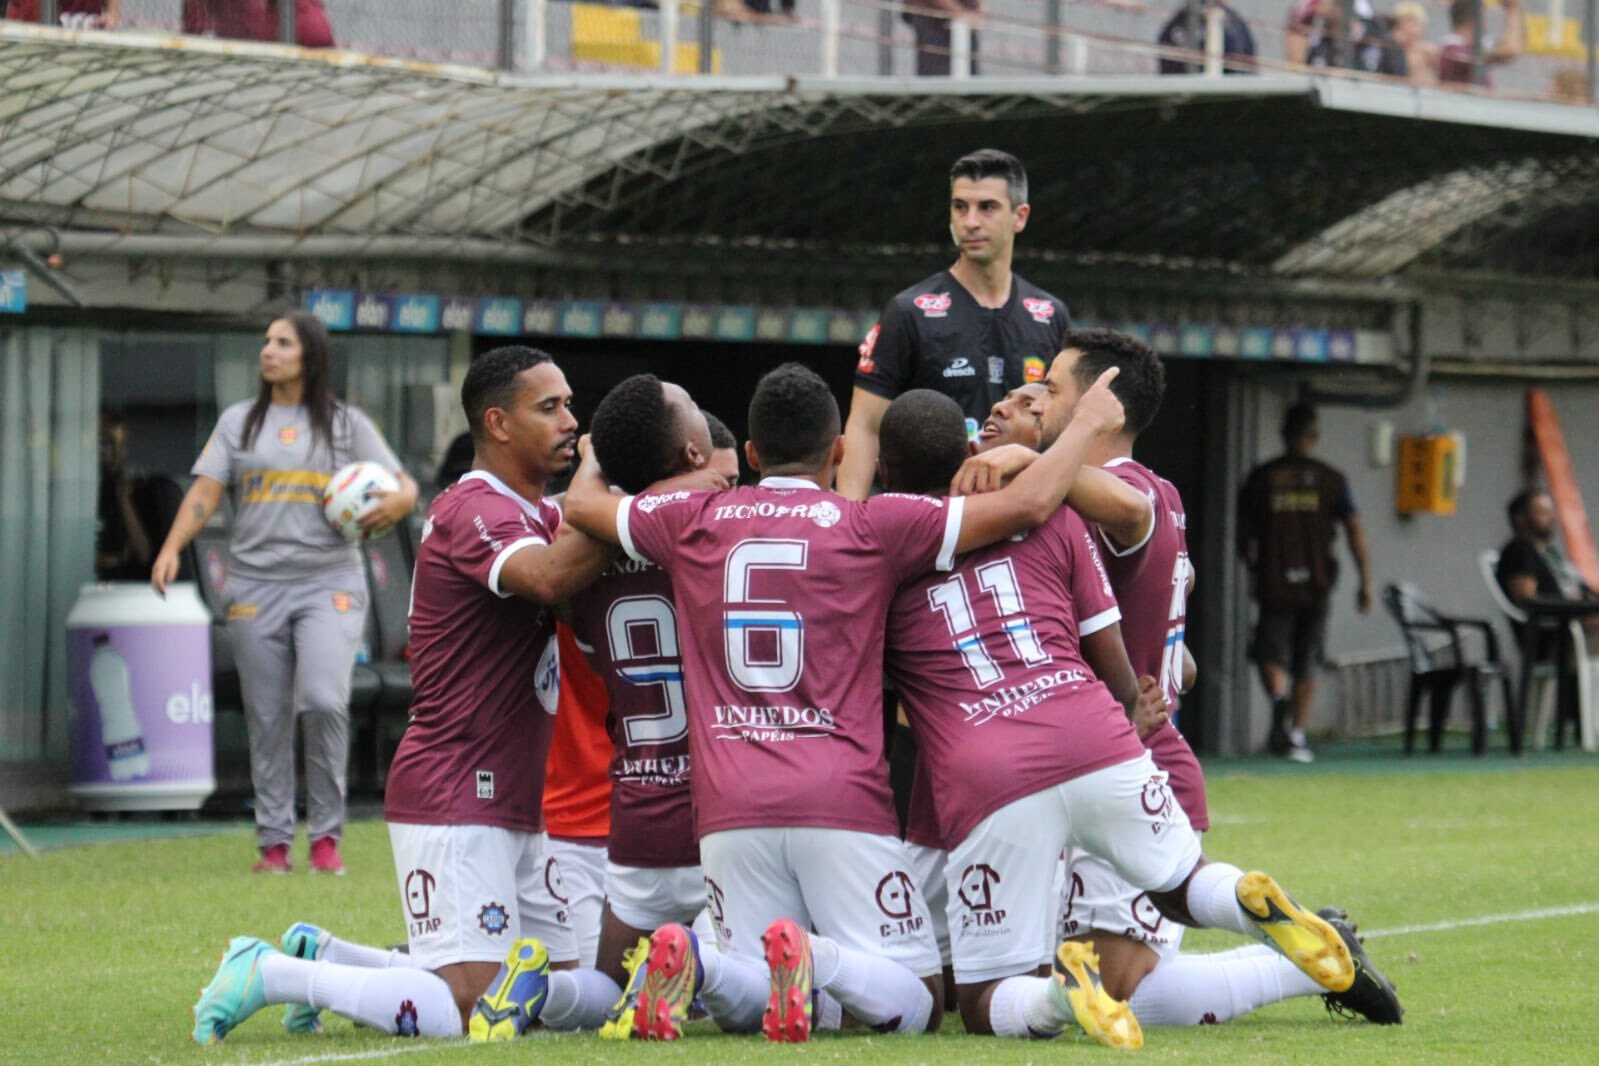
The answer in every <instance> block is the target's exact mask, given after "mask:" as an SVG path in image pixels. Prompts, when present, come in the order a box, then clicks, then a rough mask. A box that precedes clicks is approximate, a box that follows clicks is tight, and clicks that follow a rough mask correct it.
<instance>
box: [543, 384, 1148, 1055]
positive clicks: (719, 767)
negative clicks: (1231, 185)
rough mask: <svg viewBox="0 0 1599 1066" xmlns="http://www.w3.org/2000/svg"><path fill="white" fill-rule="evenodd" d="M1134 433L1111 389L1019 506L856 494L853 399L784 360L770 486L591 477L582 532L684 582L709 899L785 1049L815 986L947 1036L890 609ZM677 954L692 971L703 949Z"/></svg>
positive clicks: (1038, 512) (683, 621)
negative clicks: (843, 490)
mask: <svg viewBox="0 0 1599 1066" xmlns="http://www.w3.org/2000/svg"><path fill="white" fill-rule="evenodd" d="M1110 376H1114V375H1108V377H1110ZM1119 424H1120V410H1119V405H1118V404H1116V403H1115V401H1114V399H1113V397H1112V396H1111V394H1110V392H1109V391H1108V389H1106V388H1104V387H1103V383H1101V384H1099V385H1097V386H1096V388H1095V389H1093V390H1091V391H1090V393H1089V394H1088V396H1086V397H1085V402H1084V403H1083V404H1080V405H1079V407H1078V411H1077V418H1076V420H1075V423H1074V425H1073V426H1072V427H1071V428H1070V429H1069V430H1068V431H1067V432H1066V433H1064V434H1062V436H1061V438H1060V441H1059V442H1058V443H1057V446H1056V447H1055V448H1052V449H1050V450H1049V451H1048V452H1047V453H1045V455H1044V456H1043V459H1042V461H1041V462H1040V463H1038V464H1035V465H1034V466H1033V468H1032V469H1031V470H1029V471H1027V472H1024V473H1023V474H1022V475H1021V476H1019V477H1018V478H1017V479H1016V480H1015V481H1014V482H1013V483H1012V484H1011V485H1010V486H1008V487H1007V488H1006V489H1005V490H1003V491H1001V492H998V493H993V494H990V495H988V496H983V497H976V498H973V499H971V500H966V501H960V500H945V499H939V498H933V497H924V496H901V495H892V494H885V495H882V496H877V497H874V498H872V499H871V500H868V501H865V502H856V501H849V500H845V499H844V498H842V497H840V496H838V495H836V494H834V493H832V492H831V491H829V490H828V489H827V488H826V486H829V485H831V483H832V477H833V473H834V470H835V468H836V466H837V463H838V459H839V457H840V455H841V453H842V450H843V448H842V440H841V438H840V436H839V428H840V419H839V414H838V406H837V404H836V402H835V401H834V399H833V397H832V394H831V392H830V391H829V390H828V388H827V385H826V383H825V382H824V381H822V379H821V378H820V377H818V376H817V375H816V374H815V373H813V372H811V371H809V370H807V369H805V368H804V367H801V366H798V365H797V364H786V365H784V366H782V367H779V368H778V369H777V370H774V371H772V372H771V373H770V374H768V375H766V376H765V377H764V378H762V379H761V382H760V384H759V385H758V386H757V388H756V391H755V395H754V397H753V399H752V400H751V403H750V418H749V426H750V440H749V441H748V442H747V444H746V446H745V452H746V458H747V459H748V460H749V462H750V465H751V466H753V467H754V468H755V469H757V470H759V471H760V472H761V474H762V478H763V479H762V482H761V484H759V485H756V486H747V487H744V488H740V489H735V490H732V491H729V492H721V493H697V492H691V491H679V492H671V493H656V494H646V495H641V496H634V497H628V498H625V499H620V500H619V499H618V498H617V497H615V496H613V495H611V494H610V492H609V489H608V487H607V486H606V485H605V484H604V481H603V479H602V477H601V475H600V472H599V470H598V468H597V465H596V464H594V463H593V462H592V461H591V459H585V462H584V464H583V466H582V467H581V468H580V469H579V471H578V474H577V475H576V477H575V478H574V479H573V484H572V487H571V489H570V490H569V491H568V494H567V500H566V504H567V513H568V517H569V519H570V520H571V521H572V522H573V524H575V525H577V526H578V527H579V528H581V529H585V530H587V531H588V532H590V533H591V534H592V535H594V536H597V537H600V538H602V539H605V540H611V541H614V542H616V543H620V544H621V545H622V546H623V548H624V550H626V551H627V553H628V555H629V557H631V558H634V559H637V560H640V561H651V562H654V563H656V564H657V565H659V566H661V568H662V569H664V570H666V571H667V572H668V574H670V576H671V578H672V585H673V598H674V607H675V610H676V613H677V618H678V622H679V625H680V626H681V627H682V630H681V632H680V637H681V642H682V652H683V665H684V680H685V695H686V699H687V703H688V720H689V748H690V753H691V755H692V758H693V764H694V774H693V778H692V781H693V784H692V788H693V796H694V807H695V812H696V821H697V826H696V828H697V831H698V833H699V834H700V857H701V862H702V864H703V867H704V872H705V877H706V885H707V892H708V904H709V906H710V910H711V915H712V918H713V920H714V922H715V925H716V930H717V939H718V944H719V946H720V947H721V948H722V949H723V950H724V953H725V954H726V956H727V959H726V960H724V961H725V962H728V963H732V964H735V965H737V964H742V965H745V966H748V965H750V964H751V963H752V962H753V960H754V959H756V958H759V957H761V956H762V955H764V956H765V960H766V964H767V967H768V970H769V973H770V976H771V993H770V997H769V1000H768V1004H767V1013H766V1018H765V1021H764V1023H763V1027H764V1028H765V1031H766V1033H767V1035H768V1037H769V1038H770V1039H774V1040H804V1039H807V1038H808V1036H809V1031H810V1023H811V1017H810V1010H811V997H810V992H811V987H812V984H813V981H814V984H815V985H816V986H817V987H821V988H823V989H825V990H826V991H827V992H828V993H830V994H831V995H832V996H833V997H834V998H835V999H837V1000H838V1001H839V1002H840V1003H842V1004H843V1005H844V1006H845V1007H846V1008H847V1009H848V1010H849V1011H850V1013H851V1014H852V1015H854V1016H855V1017H856V1018H857V1019H859V1020H860V1021H862V1022H863V1023H865V1024H867V1025H869V1026H873V1027H877V1028H879V1029H882V1030H885V1031H903V1032H917V1031H922V1030H924V1029H927V1028H930V1027H932V1026H935V1025H936V1024H937V1017H936V1014H935V1011H936V1008H937V1003H936V1000H935V997H934V996H933V994H932V992H931V990H930V988H929V987H927V986H925V985H924V984H923V983H922V981H920V980H918V978H930V979H932V981H933V982H934V986H935V987H936V982H937V975H938V973H939V969H940V967H939V961H938V957H937V950H936V948H935V947H934V946H933V944H932V942H931V938H930V936H929V934H928V927H927V912H926V906H925V904H924V903H923V901H922V899H921V897H920V893H919V892H918V891H917V890H916V887H915V885H914V884H913V882H912V881H911V878H910V875H909V874H908V873H907V872H906V868H907V863H906V856H905V854H904V851H903V845H902V843H901V842H900V840H899V839H898V837H897V836H896V835H895V830H896V829H897V823H896V820H895V817H894V813H893V808H892V804H891V802H890V796H889V789H888V781H887V772H886V767H885V764H884V760H883V750H882V726H881V720H880V714H881V704H880V700H881V689H882V685H881V682H882V665H881V663H882V657H881V652H882V639H883V635H882V628H883V620H884V617H885V614H886V611H887V606H888V602H889V599H890V598H891V596H892V593H893V590H894V589H895V587H896V586H897V585H898V584H899V583H900V582H901V581H903V580H908V579H912V578H915V577H917V576H920V575H921V574H923V573H926V572H929V571H931V570H934V569H948V568H949V567H950V566H951V565H952V564H953V558H954V555H955V553H956V552H957V551H961V550H970V549H972V548H975V547H978V546H981V545H983V544H987V543H992V542H993V541H995V540H1000V539H1003V538H1005V537H1007V536H1010V535H1012V534H1015V533H1018V532H1021V531H1022V530H1024V529H1027V528H1030V527H1031V526H1033V525H1035V524H1037V523H1038V522H1039V521H1040V520H1042V519H1044V518H1046V517H1047V516H1048V515H1050V514H1052V513H1053V512H1054V510H1055V509H1056V507H1057V506H1058V503H1059V500H1060V499H1061V498H1062V497H1063V496H1064V494H1065V489H1064V487H1063V486H1064V485H1067V484H1069V483H1070V480H1071V473H1072V471H1073V470H1074V469H1075V467H1076V466H1077V465H1078V462H1079V458H1078V457H1079V456H1080V454H1081V453H1082V451H1083V450H1084V448H1085V447H1086V443H1087V441H1088V440H1089V439H1090V438H1092V436H1093V435H1094V434H1096V433H1100V432H1104V431H1106V430H1107V429H1110V428H1114V427H1115V426H1117V425H1119ZM812 924H814V926H815V927H816V929H817V930H818V933H819V934H820V935H817V936H814V937H813V936H810V935H808V933H807V931H806V930H807V928H808V927H810V926H811V925H812ZM763 930H764V934H763V932H762V931H763ZM757 938H759V939H757ZM656 954H657V951H656V947H655V946H653V945H652V959H653V958H654V956H655V955H656ZM678 960H681V966H682V969H683V970H684V971H692V969H693V967H694V964H693V962H692V955H691V954H689V953H688V945H686V944H683V945H680V946H679V947H678V948H677V949H676V951H675V953H674V962H676V961H678ZM684 992H685V994H692V989H691V987H690V988H686V989H685V990H684Z"/></svg>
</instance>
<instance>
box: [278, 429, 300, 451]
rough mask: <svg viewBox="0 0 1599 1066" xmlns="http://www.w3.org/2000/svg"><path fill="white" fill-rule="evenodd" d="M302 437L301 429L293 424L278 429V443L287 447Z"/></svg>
mask: <svg viewBox="0 0 1599 1066" xmlns="http://www.w3.org/2000/svg"><path fill="white" fill-rule="evenodd" d="M299 439H300V431H299V430H298V429H296V428H295V427H293V426H284V427H283V428H282V429H280V430H278V443H279V444H281V445H283V446H284V447H285V448H287V447H289V446H290V445H292V444H293V443H294V442H295V441H297V440H299Z"/></svg>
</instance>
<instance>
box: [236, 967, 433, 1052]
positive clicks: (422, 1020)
mask: <svg viewBox="0 0 1599 1066" xmlns="http://www.w3.org/2000/svg"><path fill="white" fill-rule="evenodd" d="M260 965H261V984H262V990H263V991H264V992H265V994H266V1001H267V1002H268V1003H306V1004H309V1005H310V1006H313V1007H318V1008H326V1009H328V1010H331V1011H333V1012H334V1013H335V1014H340V1015H343V1016H344V1017H346V1018H349V1019H350V1020H351V1021H355V1022H359V1023H360V1024H362V1025H366V1026H370V1027H372V1028H373V1029H379V1030H382V1031H383V1032H385V1033H390V1034H395V1033H399V1032H401V1031H402V1028H403V1029H405V1030H406V1031H407V1035H419V1036H460V1035H461V1011H460V1008H458V1007H457V1006H456V1005H455V995H454V994H453V993H452V992H451V991H450V986H449V985H447V984H445V983H444V980H443V979H442V978H441V977H439V976H438V975H437V974H435V973H434V972H433V971H431V970H423V969H420V968H418V967H415V966H406V967H394V968H393V969H385V970H377V969H370V968H368V967H365V966H340V965H338V964H336V963H331V962H322V961H320V960H319V961H317V962H307V961H306V960H304V959H296V958H294V957H292V956H289V955H279V954H269V955H264V956H263V957H262V958H261V963H260Z"/></svg>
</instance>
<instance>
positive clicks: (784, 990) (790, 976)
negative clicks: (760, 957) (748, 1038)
mask: <svg viewBox="0 0 1599 1066" xmlns="http://www.w3.org/2000/svg"><path fill="white" fill-rule="evenodd" d="M761 946H762V947H763V948H764V949H765V953H766V966H767V968H768V969H769V970H771V972H772V995H771V998H770V999H768V1000H767V1001H766V1016H765V1017H764V1018H762V1019H761V1030H762V1031H763V1032H764V1033H766V1039H767V1040H770V1041H772V1042H773V1043H777V1044H803V1043H805V1042H806V1041H808V1040H810V1038H811V935H810V934H809V933H807V932H806V931H805V930H803V929H801V928H800V927H799V925H798V924H797V923H796V922H794V921H792V920H790V919H788V918H779V919H778V920H777V921H775V922H773V923H772V924H771V925H769V926H767V927H766V932H764V933H762V934H761Z"/></svg>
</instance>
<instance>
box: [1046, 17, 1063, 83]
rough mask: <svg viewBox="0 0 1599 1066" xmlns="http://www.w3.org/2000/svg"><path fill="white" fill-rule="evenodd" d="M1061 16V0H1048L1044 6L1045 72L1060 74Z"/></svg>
mask: <svg viewBox="0 0 1599 1066" xmlns="http://www.w3.org/2000/svg"><path fill="white" fill-rule="evenodd" d="M1060 15H1061V0H1048V3H1046V4H1045V5H1044V70H1045V71H1046V72H1048V73H1050V74H1059V73H1060V29H1061V26H1060Z"/></svg>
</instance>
